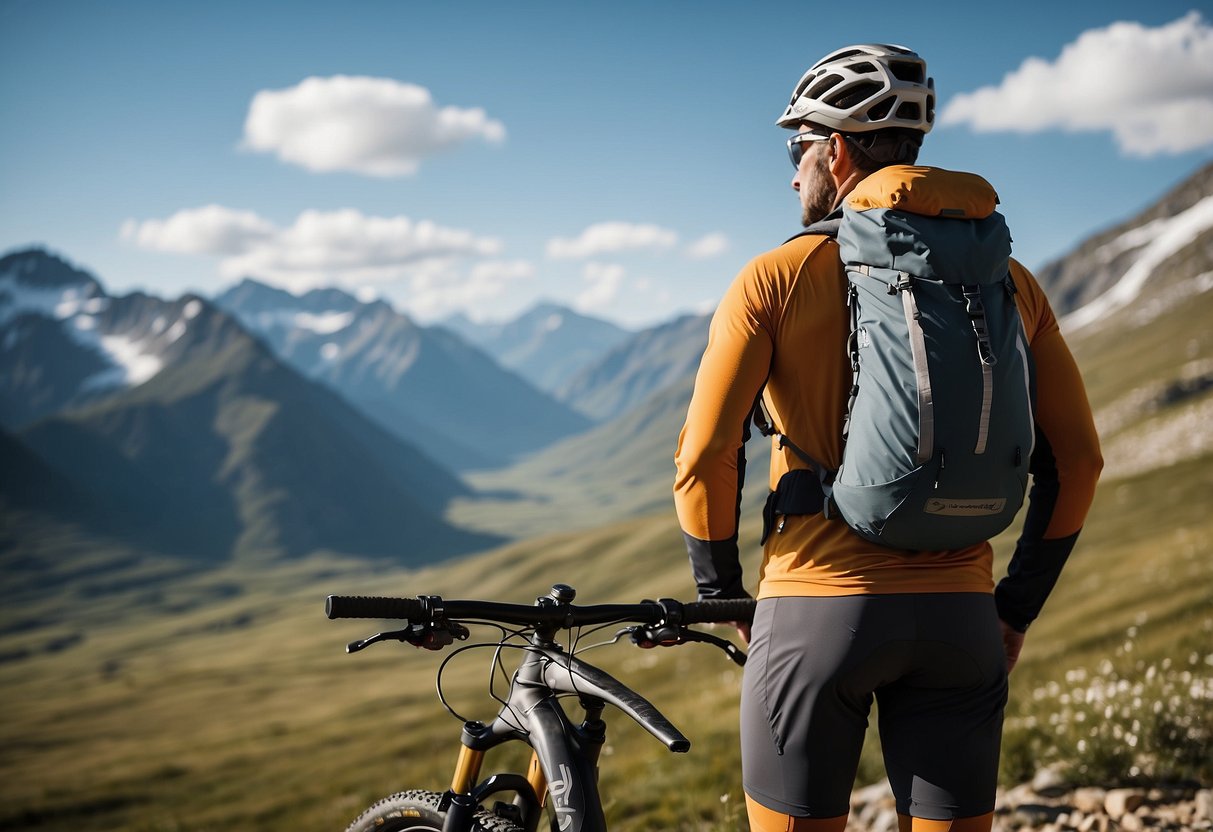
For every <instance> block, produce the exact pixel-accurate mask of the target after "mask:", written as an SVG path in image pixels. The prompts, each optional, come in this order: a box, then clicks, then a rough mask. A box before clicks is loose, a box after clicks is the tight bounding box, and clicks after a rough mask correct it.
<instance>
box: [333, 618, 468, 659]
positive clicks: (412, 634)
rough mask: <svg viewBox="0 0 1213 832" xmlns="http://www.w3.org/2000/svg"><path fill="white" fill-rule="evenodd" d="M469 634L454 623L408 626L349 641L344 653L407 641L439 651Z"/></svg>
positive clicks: (465, 628) (415, 645) (464, 638)
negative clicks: (387, 642)
mask: <svg viewBox="0 0 1213 832" xmlns="http://www.w3.org/2000/svg"><path fill="white" fill-rule="evenodd" d="M469 635H471V632H470V631H469V630H468V628H467V627H465V626H463V625H462V624H459V623H458V622H455V621H444V622H442V624H441V625H435V626H426V625H425V624H410V625H409V626H408V627H405V628H404V629H403V630H391V631H389V632H386V633H375V635H373V636H370V637H369V638H364V639H359V640H358V641H351V642H350V643H349V644H347V645H346V646H345V652H346V653H357V652H358V651H359V650H365V649H366V648H368V647H370V646H371V645H372V644H378V643H379V642H381V641H407V642H408V643H409V644H411V645H413V646H414V647H423V648H425V649H426V650H440V649H442V648H443V647H446V646H447V645H448V644H451V643H452V642H454V641H455V640H456V639H458V640H459V641H466V640H467V638H468V636H469Z"/></svg>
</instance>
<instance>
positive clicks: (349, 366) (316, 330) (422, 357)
mask: <svg viewBox="0 0 1213 832" xmlns="http://www.w3.org/2000/svg"><path fill="white" fill-rule="evenodd" d="M215 302H216V303H217V304H218V305H219V306H221V307H223V308H224V309H227V310H228V311H230V312H231V313H232V314H233V315H235V316H236V317H238V318H239V319H240V321H241V322H242V323H243V324H244V325H245V326H247V327H248V328H249V329H250V330H252V331H253V332H256V333H257V334H258V335H260V336H261V337H262V338H264V339H265V340H266V342H267V343H268V344H269V345H270V346H271V347H272V348H273V350H274V351H275V352H276V353H277V354H278V355H279V356H280V357H281V358H282V359H283V360H285V361H287V362H288V363H289V364H291V366H293V367H295V368H296V369H298V370H299V371H301V372H302V373H304V374H305V375H307V376H308V377H310V378H313V379H316V380H318V381H321V382H323V383H325V384H327V385H329V386H330V387H332V388H333V389H334V390H336V391H338V392H340V393H341V394H342V395H343V396H345V397H346V398H347V399H348V400H349V401H351V402H353V403H354V404H356V405H357V406H358V407H359V408H361V409H362V410H363V411H364V412H366V413H367V414H369V415H370V416H371V417H372V418H374V419H375V420H376V421H377V422H379V424H381V425H382V426H383V427H385V428H387V429H388V430H390V431H392V432H393V433H395V434H396V435H398V436H401V437H403V438H405V439H406V440H408V441H410V442H412V443H416V444H419V445H421V446H422V447H427V448H433V449H434V450H433V453H434V456H435V458H437V459H440V460H441V461H442V463H443V464H444V465H447V466H449V467H452V468H455V469H457V470H467V469H471V468H483V467H494V466H497V465H501V464H503V463H505V462H507V461H509V460H512V459H514V458H516V457H518V456H519V455H521V454H524V453H527V452H530V451H534V450H537V449H539V448H542V447H544V446H546V445H548V444H550V443H551V442H553V441H555V440H557V439H559V438H561V437H564V436H568V435H570V434H573V433H576V432H578V431H580V430H582V429H584V428H586V427H587V426H588V424H589V422H588V420H586V419H585V418H584V417H582V416H581V415H579V414H577V413H575V412H573V411H572V410H571V409H569V408H568V407H566V406H565V405H563V404H561V403H560V402H558V401H556V400H555V399H553V398H551V397H550V396H548V395H547V394H545V393H543V392H541V391H540V390H537V389H536V388H534V387H532V386H531V385H530V384H528V383H527V382H526V381H525V380H524V379H522V378H521V377H519V376H517V375H515V374H513V373H511V372H509V371H508V370H505V369H503V368H502V367H501V366H499V365H498V364H497V363H496V362H495V361H493V359H491V358H490V357H489V356H488V355H486V354H485V353H484V352H482V351H480V350H479V349H476V348H474V347H472V346H470V345H469V344H467V343H466V342H465V341H464V340H463V339H462V338H460V337H459V336H457V335H455V334H454V333H452V332H450V331H449V330H446V329H444V328H442V327H432V328H431V327H423V326H420V325H418V324H417V323H415V322H414V321H413V320H412V319H410V318H409V317H408V316H407V315H404V314H402V313H400V312H397V311H396V310H394V309H393V308H392V307H391V306H389V305H388V304H386V303H384V302H382V301H374V302H370V303H363V302H361V301H359V300H357V299H356V298H354V297H352V296H350V295H347V294H345V293H343V292H340V291H338V290H334V289H325V290H317V291H312V292H308V293H307V294H305V295H302V296H296V295H292V294H291V293H289V292H285V291H282V290H280V289H274V288H271V287H269V286H266V285H264V284H261V283H258V282H257V281H254V280H245V281H243V282H242V283H240V284H239V285H238V286H235V287H233V288H231V289H229V290H228V291H226V292H224V293H223V294H222V295H220V296H219V297H217V298H216V299H215Z"/></svg>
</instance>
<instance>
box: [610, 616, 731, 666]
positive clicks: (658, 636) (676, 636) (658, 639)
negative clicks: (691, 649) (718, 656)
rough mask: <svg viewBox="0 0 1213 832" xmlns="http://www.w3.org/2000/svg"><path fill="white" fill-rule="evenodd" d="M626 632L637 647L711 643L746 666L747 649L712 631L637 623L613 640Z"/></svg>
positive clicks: (616, 638) (617, 634)
mask: <svg viewBox="0 0 1213 832" xmlns="http://www.w3.org/2000/svg"><path fill="white" fill-rule="evenodd" d="M625 634H626V635H628V636H630V637H631V639H632V643H633V644H635V645H636V646H637V647H643V646H644V645H646V644H648V645H650V646H660V647H673V646H675V645H678V644H686V643H688V642H691V641H698V642H701V643H703V644H710V645H712V646H713V647H718V648H720V649H721V650H723V651H724V653H725V655H726V656H728V657H729V658H730V659H732V660H733V662H734V663H735V664H736V665H737V666H738V667H745V662H746V653H745V651H744V650H741V649H740V648H738V647H737V645H736V644H734V643H733V642H731V641H729V640H728V639H725V638H721V637H720V636H714V635H712V634H711V633H704V632H700V631H699V630H692V629H690V628H688V627H674V626H672V625H669V624H666V625H664V626H661V627H656V628H650V627H646V626H644V625H643V624H637V625H636V626H633V627H624V628H623V629H622V630H620V631H619V632H617V633H615V638H614V639H613V642H617V641H619V639H621V638H622V637H623V636H624V635H625Z"/></svg>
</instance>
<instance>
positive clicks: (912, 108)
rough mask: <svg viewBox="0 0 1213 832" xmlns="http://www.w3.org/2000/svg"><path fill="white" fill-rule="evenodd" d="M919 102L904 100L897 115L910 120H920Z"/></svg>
mask: <svg viewBox="0 0 1213 832" xmlns="http://www.w3.org/2000/svg"><path fill="white" fill-rule="evenodd" d="M920 112H921V111H920V110H919V109H918V102H916V101H903V102H902V104H901V106H900V107H898V108H897V117H898V118H904V119H906V120H908V121H918V118H919V113H920Z"/></svg>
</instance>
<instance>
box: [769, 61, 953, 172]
mask: <svg viewBox="0 0 1213 832" xmlns="http://www.w3.org/2000/svg"><path fill="white" fill-rule="evenodd" d="M934 122H935V81H934V79H932V78H929V77H928V76H927V63H926V61H924V60H923V59H922V58H921V57H920V56H919V55H917V54H916V53H915V52H913V51H911V50H909V49H907V48H905V47H904V46H894V45H892V44H887V43H865V44H859V45H857V46H848V47H846V48H844V49H839V50H837V51H835V52H831V53H830V54H829V55H826V56H825V57H824V58H822V59H821V60H820V61H818V62H817V63H815V64H813V66H812V67H810V68H809V71H808V72H806V73H805V74H804V75H803V76H802V77H801V79H800V82H799V83H798V84H797V85H796V89H795V90H793V92H792V100H791V101H790V102H789V103H788V106H787V109H785V110H784V113H783V115H782V116H780V117H779V119H778V120H777V121H776V124H778V125H779V126H780V127H787V128H789V129H793V130H804V129H809V130H813V131H815V132H824V133H840V134H842V135H843V136H844V137H845V138H846V140H847V143H848V144H849V145H851V147H852V148H854V150H855V151H856V152H855V157H856V163H857V165H858V166H860V167H861V168H863V169H865V170H867V171H869V172H870V171H872V170H876V169H877V168H880V167H884V166H885V165H893V164H913V163H914V162H915V161H917V159H918V149H919V147H920V146H921V145H922V139H923V136H925V135H926V134H927V133H929V132H930V130H931V127H932V126H933V125H934Z"/></svg>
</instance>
